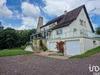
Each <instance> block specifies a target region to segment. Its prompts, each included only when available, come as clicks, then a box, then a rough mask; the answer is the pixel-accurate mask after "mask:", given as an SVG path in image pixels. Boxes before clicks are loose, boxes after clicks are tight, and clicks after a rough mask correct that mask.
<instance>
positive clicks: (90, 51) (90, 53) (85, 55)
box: [70, 47, 100, 58]
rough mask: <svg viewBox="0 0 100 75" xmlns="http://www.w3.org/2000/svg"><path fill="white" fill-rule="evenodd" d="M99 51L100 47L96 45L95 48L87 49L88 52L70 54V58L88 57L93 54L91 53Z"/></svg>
mask: <svg viewBox="0 0 100 75" xmlns="http://www.w3.org/2000/svg"><path fill="white" fill-rule="evenodd" d="M99 52H100V47H97V48H94V49H92V50H89V51H88V52H86V53H84V54H81V55H75V56H72V57H70V58H83V57H88V56H90V55H93V54H96V53H99Z"/></svg>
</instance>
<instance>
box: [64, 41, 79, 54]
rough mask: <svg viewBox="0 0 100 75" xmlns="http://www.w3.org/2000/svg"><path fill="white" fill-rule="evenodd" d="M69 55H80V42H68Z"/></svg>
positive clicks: (67, 50) (67, 51)
mask: <svg viewBox="0 0 100 75" xmlns="http://www.w3.org/2000/svg"><path fill="white" fill-rule="evenodd" d="M65 52H66V54H67V55H71V56H73V55H79V54H80V41H78V40H75V41H66V50H65Z"/></svg>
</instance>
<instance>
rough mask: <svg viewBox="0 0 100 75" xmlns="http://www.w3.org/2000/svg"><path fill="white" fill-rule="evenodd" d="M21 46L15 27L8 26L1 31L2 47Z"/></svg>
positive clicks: (0, 44) (0, 41)
mask: <svg viewBox="0 0 100 75" xmlns="http://www.w3.org/2000/svg"><path fill="white" fill-rule="evenodd" d="M17 46H19V35H18V34H17V33H16V31H15V30H14V29H11V28H7V29H5V30H3V31H1V32H0V49H7V48H14V47H17Z"/></svg>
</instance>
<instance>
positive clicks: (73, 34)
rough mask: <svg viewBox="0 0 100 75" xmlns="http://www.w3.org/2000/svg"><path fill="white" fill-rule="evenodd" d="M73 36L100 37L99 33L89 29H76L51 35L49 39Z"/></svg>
mask: <svg viewBox="0 0 100 75" xmlns="http://www.w3.org/2000/svg"><path fill="white" fill-rule="evenodd" d="M73 37H88V38H98V39H100V35H97V34H95V33H92V32H89V31H76V32H66V33H63V34H61V35H57V34H55V35H53V36H52V37H51V39H62V38H73Z"/></svg>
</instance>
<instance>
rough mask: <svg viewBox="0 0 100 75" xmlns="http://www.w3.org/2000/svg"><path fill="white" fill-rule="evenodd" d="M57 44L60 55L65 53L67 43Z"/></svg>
mask: <svg viewBox="0 0 100 75" xmlns="http://www.w3.org/2000/svg"><path fill="white" fill-rule="evenodd" d="M56 43H57V45H56V48H57V49H58V50H59V52H60V53H63V52H64V44H65V42H63V41H60V42H56Z"/></svg>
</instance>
